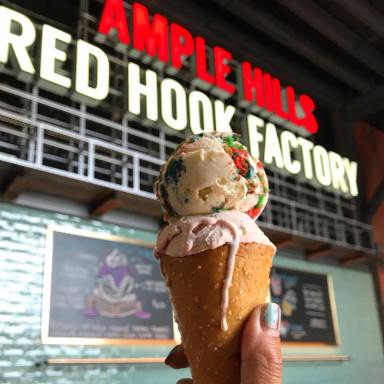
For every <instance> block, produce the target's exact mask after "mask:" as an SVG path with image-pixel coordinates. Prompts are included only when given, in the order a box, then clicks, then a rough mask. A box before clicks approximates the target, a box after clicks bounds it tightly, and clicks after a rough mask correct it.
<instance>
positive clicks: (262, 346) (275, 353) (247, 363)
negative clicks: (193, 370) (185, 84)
mask: <svg viewBox="0 0 384 384" xmlns="http://www.w3.org/2000/svg"><path fill="white" fill-rule="evenodd" d="M165 364H167V365H169V366H170V367H172V368H176V369H179V368H186V367H188V366H189V364H188V360H187V357H186V356H185V353H184V349H183V346H182V345H177V346H176V347H175V348H174V349H173V350H172V351H171V352H170V354H169V355H168V357H167V358H166V360H165ZM282 365H283V364H282V355H281V346H280V308H279V306H278V305H277V304H274V303H269V304H264V305H261V306H259V307H257V308H256V309H255V310H254V311H253V312H252V314H251V316H250V317H249V319H248V320H247V322H246V324H245V327H244V330H243V335H242V341H241V380H240V384H280V383H281V378H282ZM177 384H192V380H191V379H182V380H179V381H178V382H177Z"/></svg>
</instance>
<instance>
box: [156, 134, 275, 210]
mask: <svg viewBox="0 0 384 384" xmlns="http://www.w3.org/2000/svg"><path fill="white" fill-rule="evenodd" d="M156 193H157V195H158V198H159V199H160V201H161V203H162V205H163V207H164V209H165V210H166V212H167V214H168V215H169V216H171V217H177V216H191V215H208V214H211V213H214V212H221V211H227V210H236V211H239V212H245V213H247V214H248V215H249V216H251V217H252V218H256V217H258V216H259V215H260V214H261V212H262V210H263V208H264V207H265V204H266V202H267V197H268V182H267V178H266V175H265V172H264V169H263V166H262V164H261V162H260V161H258V160H256V161H255V160H254V159H253V158H252V157H251V156H250V154H249V152H248V150H247V148H246V147H245V146H244V145H242V144H241V143H240V142H239V141H238V137H237V135H234V134H228V133H225V134H223V133H208V134H200V135H195V136H191V137H189V138H188V139H186V140H185V141H184V142H182V143H181V144H180V145H179V146H178V148H177V149H176V151H175V152H174V153H173V154H172V155H171V156H170V158H169V159H168V161H167V162H166V163H165V164H164V165H163V167H162V169H161V171H160V176H159V179H158V181H157V183H156Z"/></svg>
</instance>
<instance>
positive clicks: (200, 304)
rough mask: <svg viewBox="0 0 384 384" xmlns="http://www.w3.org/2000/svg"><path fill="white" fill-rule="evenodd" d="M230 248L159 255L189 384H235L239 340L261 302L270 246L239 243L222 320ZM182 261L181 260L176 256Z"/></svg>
mask: <svg viewBox="0 0 384 384" xmlns="http://www.w3.org/2000/svg"><path fill="white" fill-rule="evenodd" d="M229 252H230V245H228V244H225V245H222V246H220V247H217V248H215V249H210V250H206V251H203V252H200V253H197V254H193V255H190V256H185V257H174V256H166V255H159V256H160V264H161V270H162V273H163V274H164V276H165V278H166V282H167V285H168V287H169V290H170V293H171V297H172V301H173V305H174V308H175V314H176V317H177V322H178V325H179V329H180V333H181V337H182V342H183V345H184V349H185V352H186V355H187V358H188V361H189V363H190V366H191V371H192V378H193V383H194V384H239V383H240V362H241V358H240V341H241V333H242V329H243V326H244V323H245V321H246V320H247V318H248V316H249V315H250V313H251V312H252V310H253V309H254V308H255V307H256V306H257V305H259V304H262V303H264V302H265V300H266V297H267V293H268V287H269V273H270V268H271V265H272V258H273V255H274V253H275V247H274V246H273V245H272V244H271V245H269V244H261V243H255V242H253V243H240V246H239V249H238V251H237V254H236V261H235V267H234V273H233V277H232V285H231V287H230V288H229V302H228V308H227V311H226V320H227V323H228V330H227V331H224V330H223V329H222V326H221V321H222V312H221V309H222V297H223V283H224V279H225V275H226V270H227V262H228V256H229ZM181 256H183V255H181Z"/></svg>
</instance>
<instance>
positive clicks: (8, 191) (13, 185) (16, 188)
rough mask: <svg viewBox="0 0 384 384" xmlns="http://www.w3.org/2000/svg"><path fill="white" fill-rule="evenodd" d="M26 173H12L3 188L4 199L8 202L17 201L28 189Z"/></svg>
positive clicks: (22, 171) (23, 171)
mask: <svg viewBox="0 0 384 384" xmlns="http://www.w3.org/2000/svg"><path fill="white" fill-rule="evenodd" d="M27 186H28V180H27V178H26V171H25V170H24V169H21V170H19V171H12V173H11V174H10V175H9V177H7V179H6V181H5V183H4V185H3V187H2V196H1V197H2V199H3V200H4V201H7V202H12V201H15V200H16V199H17V198H18V197H19V195H20V194H21V193H22V192H24V191H25V190H26V189H27Z"/></svg>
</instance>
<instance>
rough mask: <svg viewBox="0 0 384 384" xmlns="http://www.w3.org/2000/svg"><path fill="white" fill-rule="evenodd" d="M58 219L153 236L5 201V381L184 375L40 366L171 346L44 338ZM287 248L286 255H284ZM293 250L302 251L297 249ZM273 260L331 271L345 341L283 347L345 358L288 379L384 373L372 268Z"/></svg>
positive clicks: (0, 330)
mask: <svg viewBox="0 0 384 384" xmlns="http://www.w3.org/2000/svg"><path fill="white" fill-rule="evenodd" d="M51 223H53V224H58V225H64V226H70V227H75V228H82V229H87V230H92V231H100V232H103V233H105V232H106V233H111V234H116V235H120V236H127V237H136V238H142V239H145V240H154V239H155V234H154V233H153V232H145V231H143V230H135V229H132V228H125V227H121V226H117V225H113V224H105V223H102V222H99V221H95V220H93V221H92V220H85V219H80V218H78V217H75V216H70V215H65V214H59V213H47V212H44V211H38V210H33V209H26V208H21V207H19V206H15V205H6V204H0V383H4V384H5V383H7V384H8V383H9V384H11V383H12V384H15V383H24V384H28V383H31V384H32V383H33V384H36V383H45V382H46V383H51V384H70V383H76V384H83V383H84V384H85V383H108V382H109V383H111V384H118V383H124V384H129V383H141V384H145V383H156V384H165V383H167V384H169V383H174V382H176V381H177V379H178V378H180V377H183V376H187V375H188V372H187V371H186V370H182V371H172V370H171V369H168V368H166V367H164V366H162V365H147V366H139V365H134V366H67V367H41V368H36V367H35V363H36V362H40V361H43V360H45V359H46V358H48V357H129V356H165V355H166V353H167V351H168V349H169V348H167V347H81V346H80V347H68V346H44V345H41V344H40V322H41V299H42V289H43V264H44V248H45V235H46V227H47V225H49V224H51ZM286 256H287V255H286ZM294 256H296V257H297V256H298V255H297V254H295V255H294ZM275 264H276V265H280V266H287V267H292V268H297V269H305V270H311V271H314V272H321V273H331V274H332V276H333V280H334V286H335V295H336V301H337V306H338V316H339V323H340V328H341V338H342V346H341V347H340V348H338V349H336V350H331V349H328V350H320V351H319V350H305V351H303V350H299V351H296V350H292V349H291V350H285V351H284V352H285V353H286V354H295V353H300V354H313V353H333V354H334V353H338V354H346V355H350V356H351V357H352V360H351V361H350V362H345V363H316V364H308V363H306V364H304V363H287V364H286V365H285V367H284V383H292V384H300V383H303V384H304V383H305V384H308V383H311V384H312V383H335V382H337V383H338V384H342V383H348V384H353V383H356V384H357V383H363V382H365V383H374V382H378V381H379V380H380V378H382V377H384V362H383V350H382V345H381V336H380V329H379V321H378V315H377V308H376V304H375V299H374V291H373V284H372V279H371V275H370V274H369V273H366V272H356V271H350V270H344V269H340V268H338V267H329V266H323V265H318V264H308V263H306V262H304V261H302V260H300V259H297V258H296V259H293V258H288V257H284V256H282V255H279V256H278V257H277V258H276V260H275Z"/></svg>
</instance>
